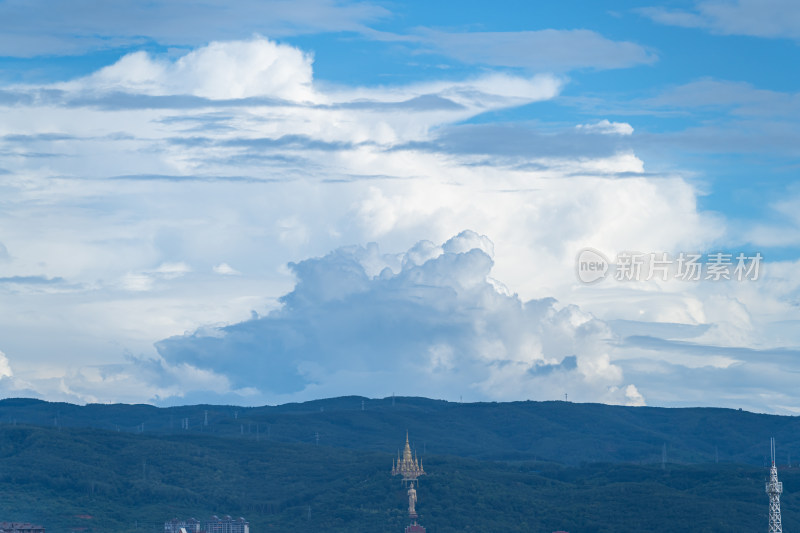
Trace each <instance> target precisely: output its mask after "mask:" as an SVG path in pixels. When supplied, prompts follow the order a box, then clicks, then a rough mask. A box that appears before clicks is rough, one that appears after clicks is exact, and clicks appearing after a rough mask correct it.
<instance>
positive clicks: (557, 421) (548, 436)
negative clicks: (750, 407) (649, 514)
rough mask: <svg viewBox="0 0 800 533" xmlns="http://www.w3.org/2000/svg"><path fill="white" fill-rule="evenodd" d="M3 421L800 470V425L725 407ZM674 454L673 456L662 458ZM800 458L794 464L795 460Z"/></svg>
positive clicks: (450, 407)
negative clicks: (777, 450) (410, 436)
mask: <svg viewBox="0 0 800 533" xmlns="http://www.w3.org/2000/svg"><path fill="white" fill-rule="evenodd" d="M0 423H2V424H21V425H36V426H43V427H62V428H68V427H72V428H80V427H84V428H96V429H103V430H109V431H118V432H127V433H147V434H151V435H153V434H155V435H168V434H181V433H183V434H209V435H214V436H220V437H228V438H236V439H252V440H272V441H275V442H284V443H291V442H305V443H311V444H321V445H326V446H335V447H342V448H349V449H355V450H364V451H386V450H394V448H396V441H397V431H398V428H402V430H403V431H404V430H405V429H406V428H408V427H413V428H414V433H415V435H416V436H417V442H416V445H417V448H418V449H419V451H420V452H423V451H425V452H427V453H435V454H447V455H455V456H461V457H471V458H478V459H492V460H539V461H549V462H555V463H561V464H580V463H582V462H624V463H641V464H648V463H660V462H662V461H664V460H666V461H669V462H673V463H686V464H697V463H711V462H714V463H717V462H735V463H746V464H751V465H756V466H766V461H767V457H766V454H765V453H764V445H763V443H764V440H765V438H768V437H769V436H775V438H776V440H777V441H779V442H780V443H781V455H780V457H778V463H779V464H780V465H789V464H792V463H793V462H797V461H800V418H798V417H791V416H779V415H766V414H757V413H751V412H747V411H741V410H733V409H721V408H658V407H624V406H614V405H603V404H581V403H572V402H565V401H549V402H531V401H521V402H507V403H502V402H501V403H496V402H490V403H456V402H447V401H443V400H431V399H428V398H419V397H403V396H398V397H387V398H381V399H373V398H364V397H360V396H345V397H339V398H329V399H322V400H314V401H310V402H304V403H290V404H285V405H278V406H263V407H237V406H232V405H188V406H180V407H154V406H152V405H141V404H136V405H127V404H110V405H105V404H88V405H84V406H80V405H74V404H69V403H54V402H46V401H41V400H35V399H26V398H8V399H4V400H0ZM665 455H666V457H665ZM792 458H794V459H792Z"/></svg>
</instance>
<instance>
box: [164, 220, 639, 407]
mask: <svg viewBox="0 0 800 533" xmlns="http://www.w3.org/2000/svg"><path fill="white" fill-rule="evenodd" d="M492 248H493V244H492V243H491V241H490V240H489V239H488V238H487V237H485V236H482V235H478V234H476V233H474V232H472V231H464V232H462V233H460V234H459V235H457V236H455V237H453V238H451V239H449V240H448V241H447V242H445V243H444V244H442V245H441V246H437V245H434V244H433V243H430V242H425V241H423V242H420V243H418V244H417V245H415V246H414V247H412V248H411V249H410V250H409V251H407V252H405V253H402V254H381V253H380V252H379V251H378V249H377V246H375V245H370V246H367V247H361V246H353V247H347V248H339V249H337V250H335V251H333V252H331V253H329V254H327V255H325V256H323V257H319V258H314V259H306V260H304V261H301V262H299V263H293V264H291V265H290V268H291V270H292V272H293V273H294V275H295V277H296V279H297V282H296V285H295V288H294V289H293V290H292V291H291V292H290V293H288V294H286V295H285V296H283V297H282V298H281V302H282V304H283V305H282V307H281V308H280V309H279V310H276V311H274V312H272V313H270V314H269V315H267V316H265V317H256V318H253V319H251V320H248V321H246V322H241V323H238V324H233V325H229V326H224V327H221V328H218V329H215V330H213V332H212V331H210V330H208V329H204V330H202V331H197V332H195V333H192V334H187V335H182V336H177V337H171V338H169V339H165V340H163V341H160V342H159V343H157V349H158V351H159V353H160V355H161V356H162V357H163V359H164V361H166V363H167V364H169V365H181V364H185V365H190V366H192V367H196V368H199V369H202V370H206V371H210V372H214V373H218V374H220V375H223V376H226V378H227V379H229V380H230V382H231V384H232V386H233V387H238V388H248V387H252V388H256V389H258V390H260V391H261V393H262V394H264V395H265V396H267V397H272V398H283V399H289V398H304V397H317V396H320V395H335V394H367V395H373V396H381V395H387V394H389V393H391V392H392V391H397V392H402V393H404V394H427V395H430V394H431V391H437V393H436V394H437V395H443V396H445V397H447V396H449V397H453V398H454V397H455V396H456V395H461V394H465V395H467V397H472V398H474V399H513V398H520V397H528V398H536V399H547V398H554V397H558V396H560V394H562V392H563V391H569V393H570V394H571V396H572V397H573V398H575V399H576V400H584V401H591V400H594V401H597V400H602V401H609V402H615V403H637V404H638V403H641V402H642V401H643V400H642V398H641V396H640V395H638V393H636V392H635V391H636V388H635V387H633V388H631V387H630V386H629V384H624V382H623V376H622V372H621V371H620V369H619V368H618V367H617V366H615V365H614V364H613V362H612V361H611V360H610V354H609V353H608V350H607V349H606V348H605V341H606V340H607V337H608V335H609V330H608V329H607V327H606V326H605V324H603V323H602V322H600V321H598V320H596V319H595V318H593V317H592V316H591V315H589V314H587V313H584V312H582V311H580V309H578V308H577V307H574V306H562V305H559V304H558V303H557V302H556V301H555V300H553V299H543V300H531V301H527V302H523V301H521V300H520V299H519V298H518V297H517V296H516V295H510V294H508V293H507V292H503V291H499V290H498V289H497V288H496V286H495V285H494V284H493V283H491V282H490V281H489V274H490V271H491V269H492V266H493V261H492V258H491V256H490V255H489V254H490V253H491V251H492ZM370 272H372V273H374V274H370Z"/></svg>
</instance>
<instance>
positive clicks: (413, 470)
mask: <svg viewBox="0 0 800 533" xmlns="http://www.w3.org/2000/svg"><path fill="white" fill-rule="evenodd" d="M392 475H393V476H397V475H402V476H403V481H415V480H416V479H417V478H418V477H419V476H423V475H425V471H424V470H423V469H422V466H421V465H420V464H419V461H418V460H417V454H416V452H414V453H413V454H412V453H411V444H410V443H409V441H408V430H406V445H405V447H404V448H403V455H402V457H401V456H400V454H399V453H398V454H397V462H396V463H395V462H394V461H392Z"/></svg>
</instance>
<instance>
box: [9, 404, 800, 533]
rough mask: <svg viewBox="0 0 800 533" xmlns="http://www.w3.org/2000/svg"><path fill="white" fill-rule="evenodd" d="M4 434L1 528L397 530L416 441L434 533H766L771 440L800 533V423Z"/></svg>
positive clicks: (138, 422) (94, 419)
mask: <svg viewBox="0 0 800 533" xmlns="http://www.w3.org/2000/svg"><path fill="white" fill-rule="evenodd" d="M362 400H363V402H364V403H363V408H364V410H363V411H362ZM206 415H207V417H208V425H206V424H205V420H206ZM186 419H188V429H185V427H186V422H185V421H186ZM0 422H2V425H0V502H2V504H0V508H1V509H2V510H3V513H4V515H5V516H4V517H2V519H9V520H31V521H37V522H40V523H42V524H43V525H45V526H46V527H47V528H48V532H49V533H62V532H71V531H78V530H80V531H119V532H131V533H133V532H137V533H144V532H150V531H152V532H159V531H163V522H164V521H165V520H168V519H170V518H173V517H183V518H186V517H190V516H195V517H198V518H202V517H206V516H209V515H211V514H218V515H222V514H231V515H234V516H245V517H246V518H247V519H248V520H249V521H250V523H251V531H253V533H263V532H266V531H275V532H289V531H293V532H296V531H303V532H309V533H311V532H328V531H330V532H338V531H342V532H344V531H363V532H376V533H377V532H387V533H388V532H397V531H402V529H403V526H404V524H405V522H404V520H405V505H406V502H405V493H404V491H403V490H402V489H401V487H400V485H399V483H398V481H397V479H393V478H392V477H391V475H390V472H389V470H390V468H391V462H392V458H393V457H394V456H395V453H396V450H397V448H398V447H400V446H402V444H403V440H404V438H405V431H406V429H408V430H409V435H410V438H411V441H412V443H413V444H414V446H415V448H416V451H417V454H418V455H419V456H420V457H421V459H422V462H423V465H424V467H425V469H426V471H427V472H428V474H427V475H426V476H424V477H423V479H422V483H421V486H420V488H419V502H418V503H419V505H418V510H419V511H420V513H421V521H422V523H423V524H424V525H425V526H426V527H427V528H428V531H429V533H455V532H464V531H491V532H495V531H496V532H500V531H503V532H520V533H522V532H531V531H535V532H546V533H550V532H552V531H556V530H566V531H570V532H571V533H577V532H584V531H592V532H615V531H624V530H635V531H651V532H665V533H666V532H675V531H689V530H692V531H730V532H743V533H744V532H746V531H747V532H750V531H753V530H758V529H759V528H761V527H764V526H765V524H766V513H767V498H766V495H765V494H764V478H765V475H766V469H765V468H764V467H763V463H764V455H765V448H766V449H767V450H768V443H769V437H770V436H772V435H775V437H776V440H777V441H778V450H779V458H781V457H783V458H785V460H781V461H779V462H781V463H787V462H789V459H790V458H789V454H791V456H792V457H793V459H791V461H792V462H793V463H794V466H793V467H791V468H789V467H788V465H785V464H782V466H781V471H780V475H781V479H782V481H783V482H784V495H783V498H782V502H783V510H784V515H783V518H784V525H785V526H786V530H787V531H789V530H800V512H798V509H800V492H798V487H800V468H798V467H797V459H798V458H800V453H798V452H797V448H798V442H799V441H800V426H798V419H797V418H795V417H785V416H773V415H761V414H754V413H748V412H745V411H736V410H726V409H659V408H630V407H617V406H608V405H599V404H574V403H567V402H544V403H538V402H513V403H497V404H495V403H481V404H459V403H451V402H444V401H438V400H429V399H425V398H407V397H397V398H394V399H392V398H384V399H380V400H372V399H366V398H361V397H343V398H332V399H326V400H318V401H314V402H307V403H302V404H287V405H281V406H267V407H255V408H243V407H235V406H212V405H196V406H184V407H171V408H156V407H153V406H148V405H121V404H117V405H97V404H94V405H86V406H77V405H71V404H64V403H49V402H43V401H39V400H30V399H7V400H2V401H0ZM317 436H319V443H318V444H317ZM665 444H666V457H664V456H663V455H662V454H663V451H664V449H665ZM717 456H718V458H719V463H717ZM664 459H666V460H665V461H664V462H663V463H662V460H664Z"/></svg>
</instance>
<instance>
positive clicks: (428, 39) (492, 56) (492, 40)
mask: <svg viewBox="0 0 800 533" xmlns="http://www.w3.org/2000/svg"><path fill="white" fill-rule="evenodd" d="M410 38H411V39H413V38H414V37H410ZM419 39H420V41H421V42H422V43H424V44H425V45H427V46H429V47H430V49H431V51H435V52H439V53H443V54H445V55H448V56H451V57H454V58H456V59H458V60H459V61H462V62H464V63H482V64H487V65H496V66H504V67H524V68H528V69H534V70H540V71H541V70H543V71H554V72H563V71H566V70H572V69H581V68H593V69H613V68H626V67H632V66H635V65H642V64H650V63H653V62H655V61H656V60H657V56H656V54H655V53H653V52H652V51H650V50H648V49H647V48H645V47H643V46H641V45H638V44H636V43H632V42H626V41H612V40H610V39H607V38H605V37H603V36H602V35H600V34H598V33H596V32H594V31H591V30H555V29H546V30H537V31H518V32H469V33H448V32H441V31H434V30H426V31H423V32H422V33H420V34H419Z"/></svg>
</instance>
